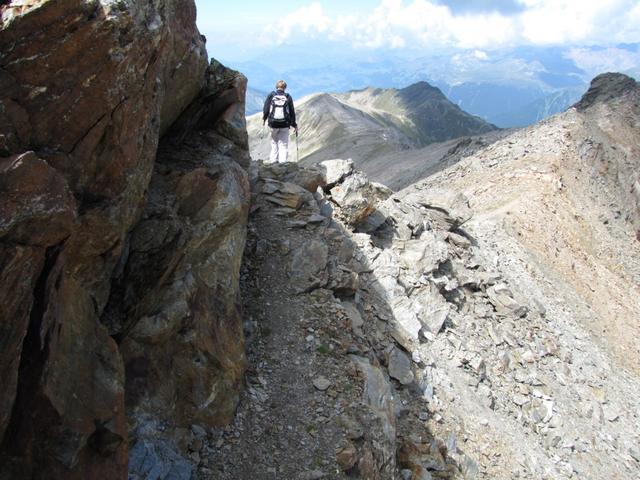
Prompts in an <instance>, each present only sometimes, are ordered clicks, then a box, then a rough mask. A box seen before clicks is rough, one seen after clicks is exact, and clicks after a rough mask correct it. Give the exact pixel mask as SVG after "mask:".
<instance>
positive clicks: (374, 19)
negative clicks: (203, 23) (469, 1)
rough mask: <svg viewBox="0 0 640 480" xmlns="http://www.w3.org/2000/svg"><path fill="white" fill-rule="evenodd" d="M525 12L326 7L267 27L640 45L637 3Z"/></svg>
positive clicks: (347, 36)
mask: <svg viewBox="0 0 640 480" xmlns="http://www.w3.org/2000/svg"><path fill="white" fill-rule="evenodd" d="M518 3H520V4H521V5H522V7H523V9H522V10H521V11H517V10H514V12H513V13H512V14H510V15H507V14H504V13H499V12H486V11H485V12H482V11H477V12H466V13H461V14H454V13H453V12H452V11H451V10H450V9H449V7H447V6H446V5H443V4H441V3H436V2H435V0H409V1H403V0H381V2H380V4H379V5H378V6H377V7H375V8H374V9H373V10H371V11H369V12H363V13H360V14H357V15H349V16H339V15H332V14H330V13H327V12H325V11H324V9H323V7H322V5H321V3H320V2H313V3H311V4H309V5H308V6H304V7H302V8H300V9H298V10H295V11H294V12H292V13H290V14H289V15H287V16H285V17H284V18H282V19H281V20H279V21H278V22H276V23H273V24H271V25H269V26H268V27H267V30H266V33H267V35H268V38H270V39H271V40H273V39H274V38H275V39H276V41H277V42H279V43H283V42H287V41H295V40H297V39H301V38H309V37H311V38H327V39H329V40H334V41H348V42H350V43H351V44H353V45H355V46H357V47H370V48H379V47H390V48H400V47H407V46H415V47H416V48H441V47H454V48H467V49H483V50H491V49H494V48H501V47H505V46H515V45H532V44H533V45H553V44H557V45H566V44H569V45H589V44H590V45H593V44H601V45H602V44H604V45H607V44H613V43H622V42H640V27H639V25H640V2H637V0H518Z"/></svg>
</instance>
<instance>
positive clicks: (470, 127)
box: [247, 82, 497, 165]
mask: <svg viewBox="0 0 640 480" xmlns="http://www.w3.org/2000/svg"><path fill="white" fill-rule="evenodd" d="M295 105H296V115H297V120H298V125H299V132H300V139H298V140H299V143H300V145H299V152H300V157H299V159H298V160H299V161H302V162H303V163H306V164H311V163H314V162H316V161H319V160H325V159H327V158H332V157H340V156H345V155H348V156H349V157H351V158H353V159H354V161H355V162H356V164H357V165H360V164H365V163H366V162H367V161H368V160H370V159H372V158H376V157H380V156H383V155H389V154H391V153H393V152H398V151H403V150H410V149H416V148H420V147H423V146H425V145H428V144H431V143H434V142H439V141H446V140H449V139H452V138H456V137H461V136H464V135H473V134H479V133H485V132H489V131H492V130H495V129H496V128H497V127H495V126H494V125H491V124H488V123H486V122H485V121H484V120H482V119H480V118H478V117H474V116H472V115H469V114H467V113H466V112H464V111H462V110H461V109H460V108H459V107H457V106H456V105H454V104H452V103H451V102H449V101H448V100H447V99H446V97H445V96H444V94H443V93H442V92H441V91H440V89H438V88H437V87H433V86H431V85H429V84H428V83H427V82H418V83H416V84H413V85H410V86H409V87H406V88H404V89H381V88H374V87H368V88H365V89H360V90H353V91H349V92H345V93H316V94H312V95H309V96H306V97H303V98H302V99H300V100H298V101H297V102H296V103H295ZM247 128H248V131H249V138H250V148H251V152H252V156H253V158H254V159H258V158H262V159H265V158H268V152H269V149H270V145H269V141H268V139H267V135H266V133H267V131H266V130H265V129H264V128H263V126H262V117H261V115H260V114H256V115H253V116H250V117H248V119H247Z"/></svg>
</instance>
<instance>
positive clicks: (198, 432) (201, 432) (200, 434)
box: [191, 425, 207, 438]
mask: <svg viewBox="0 0 640 480" xmlns="http://www.w3.org/2000/svg"><path fill="white" fill-rule="evenodd" d="M191 431H192V432H193V434H194V435H195V436H196V438H204V437H206V436H207V431H206V430H205V429H204V428H202V427H201V426H200V425H191Z"/></svg>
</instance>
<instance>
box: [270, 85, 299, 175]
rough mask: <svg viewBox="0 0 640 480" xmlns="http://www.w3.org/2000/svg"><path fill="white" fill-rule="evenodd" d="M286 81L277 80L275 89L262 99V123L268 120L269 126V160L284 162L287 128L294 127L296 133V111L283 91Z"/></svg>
mask: <svg viewBox="0 0 640 480" xmlns="http://www.w3.org/2000/svg"><path fill="white" fill-rule="evenodd" d="M286 88H287V82H285V81H284V80H278V82H277V83H276V89H275V90H274V91H273V92H271V93H270V94H269V95H268V96H267V99H266V100H265V101H264V108H263V109H262V125H264V124H265V122H266V121H267V120H268V124H269V128H271V154H270V155H269V162H270V163H276V162H280V163H282V162H286V161H287V157H288V154H289V129H290V128H291V127H293V128H294V132H295V134H296V136H297V135H298V124H297V123H296V111H295V109H294V108H293V99H292V98H291V95H289V94H288V93H285V90H286Z"/></svg>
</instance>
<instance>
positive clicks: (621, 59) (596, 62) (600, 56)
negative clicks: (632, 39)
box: [566, 48, 640, 77]
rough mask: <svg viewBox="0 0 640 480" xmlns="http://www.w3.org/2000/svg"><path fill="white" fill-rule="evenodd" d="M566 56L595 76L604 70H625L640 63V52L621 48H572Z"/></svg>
mask: <svg viewBox="0 0 640 480" xmlns="http://www.w3.org/2000/svg"><path fill="white" fill-rule="evenodd" d="M566 56H567V57H568V58H570V59H571V60H573V63H575V64H576V66H578V67H579V68H581V69H582V70H584V71H585V72H587V74H589V76H591V77H594V76H596V75H598V74H600V73H604V72H624V71H627V70H631V69H633V68H638V66H639V65H640V52H637V51H636V52H631V51H629V50H623V49H621V48H606V49H602V50H590V49H587V48H572V49H571V50H569V51H568V52H567V53H566Z"/></svg>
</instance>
